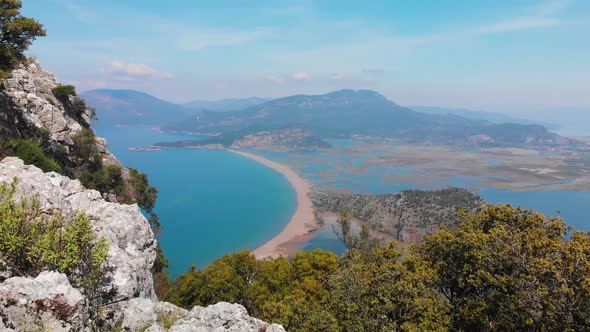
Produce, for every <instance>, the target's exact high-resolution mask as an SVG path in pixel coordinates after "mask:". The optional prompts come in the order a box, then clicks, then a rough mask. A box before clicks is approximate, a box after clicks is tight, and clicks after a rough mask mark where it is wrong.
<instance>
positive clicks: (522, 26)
mask: <svg viewBox="0 0 590 332" xmlns="http://www.w3.org/2000/svg"><path fill="white" fill-rule="evenodd" d="M558 24H559V20H558V19H555V18H551V17H534V16H528V17H527V16H524V17H517V18H514V19H510V20H506V21H500V22H496V23H493V24H489V25H484V26H482V27H481V28H480V29H479V32H483V33H499V32H511V31H521V30H527V29H534V28H544V27H550V26H554V25H558Z"/></svg>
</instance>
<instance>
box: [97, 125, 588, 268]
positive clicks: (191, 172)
mask: <svg viewBox="0 0 590 332" xmlns="http://www.w3.org/2000/svg"><path fill="white" fill-rule="evenodd" d="M95 129H97V131H98V133H99V134H100V135H101V136H102V137H104V138H106V139H107V140H108V143H109V147H110V149H111V151H112V152H113V153H114V154H115V155H116V156H117V157H118V158H119V159H120V160H121V161H122V162H123V163H124V164H125V165H127V166H130V167H135V168H137V169H139V170H141V171H142V172H145V173H147V174H148V175H149V178H150V182H151V183H152V184H153V185H154V186H156V187H157V188H158V190H159V197H158V202H157V205H156V212H157V213H158V215H159V216H160V219H161V223H162V225H163V230H162V232H161V234H160V241H161V243H162V247H163V249H164V253H165V255H166V256H167V257H168V259H169V261H170V272H171V274H172V276H177V275H178V274H180V273H182V272H184V271H185V270H186V269H188V268H189V267H190V266H191V265H193V264H194V265H195V266H197V267H203V266H204V265H206V264H208V263H210V262H211V261H213V260H214V259H216V258H219V257H221V256H222V255H224V254H228V253H231V252H235V251H238V250H241V249H244V248H248V249H254V248H256V247H257V246H259V245H261V244H263V243H264V242H265V241H267V240H269V239H271V238H272V237H273V236H274V235H276V234H277V233H278V232H279V231H280V230H281V229H282V228H283V227H284V225H285V224H286V223H287V222H288V221H289V219H290V218H291V215H292V213H293V212H294V210H295V207H296V206H295V205H296V197H295V193H294V192H293V190H292V188H291V187H290V186H289V183H288V182H287V181H286V180H285V179H284V178H283V177H282V175H280V174H278V173H276V172H275V171H273V170H271V169H269V168H267V167H265V166H262V165H260V164H258V163H256V162H254V161H252V160H250V159H248V158H245V157H242V156H239V155H236V154H233V153H231V152H227V151H219V150H190V149H170V150H161V151H143V152H137V151H129V150H128V147H132V146H149V145H150V144H153V143H155V142H162V141H176V140H182V139H195V137H194V136H189V135H182V134H167V133H159V132H155V131H152V130H150V129H149V128H137V127H131V128H130V127H118V128H100V127H99V128H95ZM336 143H337V144H334V142H332V144H333V145H334V146H335V147H336V148H346V147H348V146H350V145H353V144H354V142H350V141H336ZM254 152H255V153H259V154H261V155H263V156H265V157H267V158H269V159H273V160H276V161H278V162H282V163H285V164H288V165H291V166H294V167H296V168H298V170H299V172H300V173H301V174H302V175H303V176H304V177H306V178H307V179H309V180H310V181H311V182H312V183H313V184H314V185H315V186H317V187H320V188H322V187H336V188H343V189H349V190H355V191H358V192H372V193H390V192H395V191H399V190H404V189H413V188H420V187H424V186H426V187H432V186H435V187H436V186H447V185H455V186H463V187H467V188H471V189H477V190H478V194H479V195H481V196H482V197H484V198H485V199H486V200H487V201H488V202H490V203H510V204H512V205H520V206H522V207H525V208H530V209H534V210H537V211H539V212H542V213H544V214H546V215H551V216H555V215H556V213H557V211H560V213H561V216H562V217H563V218H564V219H565V221H566V223H567V224H569V225H571V226H573V227H574V229H576V230H583V231H589V230H590V206H589V204H590V192H575V191H529V192H511V191H508V190H501V189H495V188H491V187H487V186H482V185H479V184H477V182H478V180H479V179H480V178H478V177H465V176H450V177H449V179H448V181H446V182H444V183H442V182H436V181H431V182H416V181H414V182H411V181H405V182H404V181H395V182H392V181H387V180H384V177H383V175H388V174H389V175H391V174H397V175H408V174H409V173H411V171H412V170H413V166H402V167H393V168H382V167H373V168H369V169H366V170H365V171H363V172H355V173H350V172H347V171H346V170H345V168H342V167H343V166H351V167H356V166H360V165H362V163H363V162H364V161H365V159H366V157H359V158H358V159H353V160H347V158H348V157H343V156H342V155H339V154H338V153H337V152H334V150H327V151H314V152H298V153H277V152H265V151H254ZM379 153H380V152H379V151H375V156H379ZM348 159H349V158H348ZM326 160H328V161H329V162H325V161H326ZM300 247H301V248H303V249H314V248H323V249H327V250H333V251H335V252H337V253H340V252H342V251H343V250H344V246H343V244H342V243H341V242H340V241H339V240H338V239H337V238H336V236H335V235H334V233H333V232H332V228H331V226H330V225H327V226H326V227H324V228H323V229H322V230H320V231H319V232H316V234H315V235H314V237H313V238H312V239H310V240H309V241H308V242H306V243H301V244H300Z"/></svg>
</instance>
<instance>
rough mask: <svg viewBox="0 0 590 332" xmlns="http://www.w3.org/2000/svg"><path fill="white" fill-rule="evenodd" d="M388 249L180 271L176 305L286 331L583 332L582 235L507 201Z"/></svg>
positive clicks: (588, 313)
mask: <svg viewBox="0 0 590 332" xmlns="http://www.w3.org/2000/svg"><path fill="white" fill-rule="evenodd" d="M461 217H462V218H463V220H464V222H463V223H462V224H461V226H459V228H458V229H457V230H456V231H450V230H446V229H441V230H439V231H438V232H437V233H435V234H434V235H432V236H429V237H426V239H425V241H424V243H423V244H420V245H418V246H416V247H413V248H411V249H408V251H407V252H402V251H400V250H399V249H398V248H396V246H395V244H392V245H390V246H386V247H381V248H380V247H371V248H370V249H368V250H367V249H365V248H360V250H359V249H350V250H349V251H347V252H346V253H345V254H344V255H343V256H342V257H341V258H338V257H336V256H335V255H334V254H332V253H328V252H323V251H320V250H316V251H313V252H303V253H298V254H297V255H295V256H294V257H293V258H291V259H285V258H276V259H267V260H262V261H258V260H256V259H254V257H253V256H251V255H250V254H249V253H248V252H247V251H244V252H239V253H236V254H233V255H227V256H224V257H223V258H221V259H218V260H217V261H215V262H213V263H212V264H211V265H209V266H207V267H206V268H204V269H203V270H196V269H194V268H193V269H191V270H190V271H188V272H187V273H185V274H183V275H182V276H180V277H179V278H178V279H177V280H176V281H175V282H174V283H173V285H172V287H171V288H170V290H169V292H168V299H169V300H170V301H172V302H174V303H177V304H179V305H182V306H185V307H191V306H192V305H195V304H199V305H208V304H212V303H215V302H217V301H231V302H238V303H240V304H242V305H244V306H245V307H246V308H247V309H248V311H249V312H250V313H251V314H252V315H254V316H257V317H260V318H261V319H264V320H266V321H270V322H276V323H280V324H283V325H284V326H285V328H287V330H289V331H449V330H450V331H587V330H590V235H589V234H588V233H581V232H575V233H573V234H571V236H568V235H569V234H570V233H569V232H570V230H569V229H568V228H567V227H566V226H565V224H564V222H563V221H562V220H559V219H554V218H547V217H545V216H542V215H540V214H538V213H535V212H533V211H529V210H522V209H518V208H513V207H510V206H507V205H498V206H488V207H486V208H485V209H483V210H482V211H480V212H479V213H476V214H468V213H462V214H461Z"/></svg>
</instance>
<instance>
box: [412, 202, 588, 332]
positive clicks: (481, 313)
mask: <svg viewBox="0 0 590 332" xmlns="http://www.w3.org/2000/svg"><path fill="white" fill-rule="evenodd" d="M463 216H464V218H465V221H464V222H463V223H462V224H461V225H460V226H459V228H458V229H457V230H456V231H455V232H452V231H449V230H445V229H441V230H439V231H438V232H437V233H435V234H434V235H432V236H429V237H427V238H426V239H425V242H424V243H423V245H422V246H421V247H420V248H419V249H418V252H417V254H418V255H419V256H420V258H421V259H423V260H425V261H427V262H429V264H430V265H431V266H432V267H433V268H434V269H435V271H436V274H437V277H436V281H435V282H434V284H433V285H434V286H435V289H437V291H438V292H439V293H440V294H441V295H442V296H443V297H444V298H445V299H446V300H448V301H449V304H450V305H451V308H452V313H451V315H452V329H453V330H460V331H490V330H491V331H496V330H502V331H522V330H527V331H567V330H575V331H578V330H579V331H582V330H588V329H589V328H590V309H588V306H587V305H588V303H589V302H588V301H589V300H590V275H589V271H590V247H589V243H590V241H589V235H588V234H587V233H574V234H573V236H572V237H571V238H569V237H568V232H570V229H569V228H567V227H566V226H565V224H564V222H563V221H562V220H561V219H556V218H547V217H545V216H543V215H541V214H539V213H536V212H534V211H531V210H523V209H521V208H514V207H511V206H509V205H490V206H487V207H486V208H485V209H484V210H483V211H481V212H480V213H477V214H469V213H467V214H464V215H463Z"/></svg>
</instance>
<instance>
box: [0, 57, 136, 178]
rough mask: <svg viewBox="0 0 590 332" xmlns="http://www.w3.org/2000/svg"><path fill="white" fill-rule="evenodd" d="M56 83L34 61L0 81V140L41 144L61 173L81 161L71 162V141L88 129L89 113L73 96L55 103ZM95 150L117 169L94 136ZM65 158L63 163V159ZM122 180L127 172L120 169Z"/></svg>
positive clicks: (111, 158)
mask: <svg viewBox="0 0 590 332" xmlns="http://www.w3.org/2000/svg"><path fill="white" fill-rule="evenodd" d="M59 85H60V82H59V81H58V80H57V79H56V78H55V76H54V75H53V74H52V73H50V72H48V71H46V70H43V69H42V68H41V66H40V65H39V63H38V62H37V61H36V60H35V59H34V58H29V59H27V62H26V63H22V64H20V65H18V67H17V68H16V69H14V70H12V71H11V72H10V73H9V76H8V78H7V79H4V80H2V81H0V110H1V111H0V138H5V137H9V138H24V139H33V138H34V139H36V140H37V141H42V142H43V146H44V147H46V148H47V149H48V150H49V151H47V152H48V153H49V154H50V155H52V156H54V157H56V156H59V157H60V158H58V159H60V160H61V161H62V162H63V163H64V165H63V166H64V171H65V172H66V174H68V175H71V173H72V170H73V169H75V168H76V167H77V166H79V164H80V163H83V162H85V161H83V160H82V161H81V160H76V159H75V158H72V155H71V153H70V151H71V150H72V148H73V146H74V141H73V137H74V135H76V134H77V133H79V132H80V131H81V130H82V129H84V128H89V127H90V121H91V118H92V115H93V110H92V109H91V108H89V107H86V104H85V103H84V101H83V100H82V99H81V98H79V97H77V96H69V97H68V99H67V100H58V99H57V98H56V96H55V95H54V94H53V91H52V89H54V88H55V87H57V86H59ZM95 140H96V143H97V147H98V149H99V151H100V153H101V155H102V159H103V162H104V163H105V164H107V165H117V166H121V163H120V162H119V161H118V160H117V158H116V157H115V156H114V155H112V154H111V153H110V152H109V150H108V147H107V144H106V141H105V140H104V139H101V138H99V137H98V136H97V135H96V134H95ZM64 158H65V159H64ZM123 176H124V177H127V170H126V169H125V168H123Z"/></svg>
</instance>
